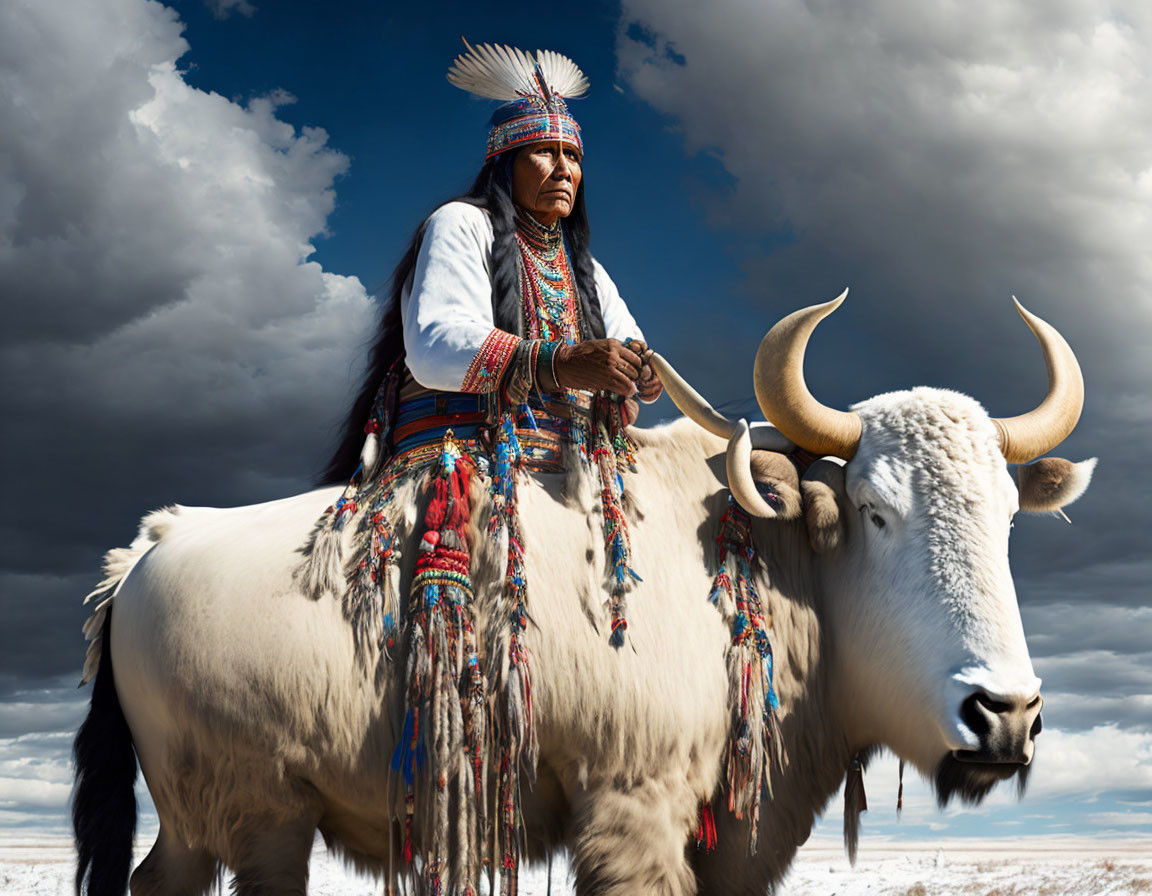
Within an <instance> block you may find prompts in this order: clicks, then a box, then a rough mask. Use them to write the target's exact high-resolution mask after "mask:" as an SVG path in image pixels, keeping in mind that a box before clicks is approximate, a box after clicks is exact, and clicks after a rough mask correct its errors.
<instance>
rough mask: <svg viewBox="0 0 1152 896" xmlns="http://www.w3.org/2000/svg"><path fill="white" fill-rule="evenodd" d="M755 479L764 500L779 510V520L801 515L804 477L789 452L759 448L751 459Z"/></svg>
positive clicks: (777, 511)
mask: <svg viewBox="0 0 1152 896" xmlns="http://www.w3.org/2000/svg"><path fill="white" fill-rule="evenodd" d="M751 465H752V478H753V479H754V480H756V486H757V490H758V491H759V492H760V494H762V495H763V496H764V500H765V501H767V502H768V504H769V505H771V506H772V508H773V509H774V510H775V511H776V519H779V520H794V519H796V518H797V517H799V516H800V509H801V506H802V505H801V500H800V476H799V474H798V473H797V472H796V467H795V466H794V465H793V463H792V461H790V460H789V459H788V457H787V455H784V454H779V453H777V452H775V451H762V450H760V449H755V450H753V451H752V458H751Z"/></svg>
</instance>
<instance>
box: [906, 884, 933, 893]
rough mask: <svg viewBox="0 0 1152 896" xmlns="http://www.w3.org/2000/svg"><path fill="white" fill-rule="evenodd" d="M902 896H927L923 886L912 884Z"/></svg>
mask: <svg viewBox="0 0 1152 896" xmlns="http://www.w3.org/2000/svg"><path fill="white" fill-rule="evenodd" d="M904 896H928V891H927V890H926V889H925V888H924V884H912V886H910V887H909V888H908V889H907V890H905V891H904Z"/></svg>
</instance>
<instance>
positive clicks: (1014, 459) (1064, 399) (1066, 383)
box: [992, 296, 1084, 464]
mask: <svg viewBox="0 0 1152 896" xmlns="http://www.w3.org/2000/svg"><path fill="white" fill-rule="evenodd" d="M1012 301H1013V302H1016V310H1017V311H1019V312H1020V316H1021V317H1022V318H1024V323H1026V324H1028V328H1029V329H1030V330H1031V331H1032V333H1033V335H1035V337H1036V340H1037V341H1038V342H1039V343H1040V348H1041V350H1042V351H1043V352H1044V363H1045V364H1046V365H1047V367H1048V395H1047V397H1046V398H1045V399H1044V400H1043V401H1042V402H1041V403H1040V406H1039V407H1038V408H1036V410H1034V411H1031V412H1030V413H1027V414H1021V415H1020V416H1019V417H1006V418H993V419H992V422H993V423H994V424H996V431H997V432H998V433H999V434H1000V450H1001V451H1002V452H1003V453H1004V459H1005V460H1007V461H1008V463H1010V464H1026V463H1028V462H1029V461H1032V460H1035V459H1036V458H1038V457H1040V455H1042V454H1047V453H1048V452H1049V451H1051V450H1052V449H1053V448H1055V447H1056V446H1057V445H1059V444H1060V443H1061V442H1063V441H1064V440H1065V439H1066V438H1068V435H1069V433H1071V432H1072V430H1073V429H1075V428H1076V423H1077V421H1078V420H1079V419H1080V412H1081V411H1082V410H1083V409H1084V375H1083V374H1082V373H1081V372H1080V364H1079V363H1078V362H1077V361H1076V355H1075V354H1073V352H1072V349H1071V347H1070V346H1069V345H1068V343H1067V342H1066V341H1065V340H1064V337H1063V336H1061V335H1060V333H1059V332H1057V330H1056V328H1055V327H1053V326H1052V325H1051V324H1049V323H1047V322H1046V321H1043V320H1041V319H1040V318H1038V317H1037V316H1036V315H1035V314H1032V313H1031V312H1030V311H1028V310H1027V309H1026V308H1025V307H1024V306H1023V305H1021V304H1020V302H1019V301H1017V299H1016V297H1015V296H1013V297H1012Z"/></svg>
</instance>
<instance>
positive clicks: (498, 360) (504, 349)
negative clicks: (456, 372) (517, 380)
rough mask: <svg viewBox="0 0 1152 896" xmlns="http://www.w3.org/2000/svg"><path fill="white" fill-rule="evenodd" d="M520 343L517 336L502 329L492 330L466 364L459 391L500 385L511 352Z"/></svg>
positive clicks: (510, 357) (474, 390)
mask: <svg viewBox="0 0 1152 896" xmlns="http://www.w3.org/2000/svg"><path fill="white" fill-rule="evenodd" d="M519 344H520V339H519V337H516V336H513V335H512V334H511V333H505V332H504V331H503V330H493V331H492V332H491V333H489V334H488V336H487V338H485V340H484V343H483V344H482V345H481V346H480V350H479V351H478V352H476V355H475V356H474V357H473V358H472V363H471V364H469V365H468V371H467V373H465V374H464V382H462V383H461V384H460V391H461V392H491V391H492V390H494V389H496V388H497V387H498V386H499V385H500V380H501V378H502V377H503V376H504V370H505V368H507V367H508V362H509V361H511V360H512V353H513V352H514V351H515V350H516V346H517V345H519Z"/></svg>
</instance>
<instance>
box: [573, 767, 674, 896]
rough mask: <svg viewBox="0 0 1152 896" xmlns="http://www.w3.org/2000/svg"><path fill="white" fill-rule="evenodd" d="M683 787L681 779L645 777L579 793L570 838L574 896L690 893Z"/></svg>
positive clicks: (658, 895) (654, 895) (670, 895)
mask: <svg viewBox="0 0 1152 896" xmlns="http://www.w3.org/2000/svg"><path fill="white" fill-rule="evenodd" d="M686 790H687V788H686V787H685V785H684V783H683V782H680V783H679V784H674V785H673V786H671V787H670V786H668V783H667V782H664V781H645V782H643V783H642V784H639V785H637V786H635V787H631V788H628V789H627V790H623V789H614V788H605V789H597V790H594V791H588V792H587V793H585V794H582V798H581V800H580V803H579V804H578V805H577V806H576V813H575V830H574V836H573V838H572V840H573V841H574V845H573V850H572V865H573V869H574V871H575V875H576V893H577V894H578V896H593V894H595V896H624V894H637V896H638V894H651V896H691V894H694V893H695V892H696V876H695V875H694V874H693V873H692V869H691V867H689V865H688V862H687V860H686V858H685V846H686V844H687V841H688V838H689V830H690V828H691V823H692V816H691V805H690V803H689V804H686V802H687V801H686V800H685V799H684V798H683V797H684V794H683V793H681V791H686ZM688 800H689V801H690V800H691V796H690V795H689V797H688Z"/></svg>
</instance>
